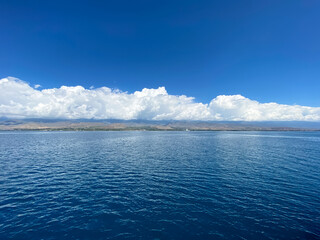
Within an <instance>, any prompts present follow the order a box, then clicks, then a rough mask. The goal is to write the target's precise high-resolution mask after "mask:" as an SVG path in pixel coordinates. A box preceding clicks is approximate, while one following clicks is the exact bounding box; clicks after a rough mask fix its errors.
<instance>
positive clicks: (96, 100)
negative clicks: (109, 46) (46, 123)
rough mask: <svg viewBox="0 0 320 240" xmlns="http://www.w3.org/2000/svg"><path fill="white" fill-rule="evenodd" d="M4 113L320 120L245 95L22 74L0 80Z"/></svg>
mask: <svg viewBox="0 0 320 240" xmlns="http://www.w3.org/2000/svg"><path fill="white" fill-rule="evenodd" d="M0 116H2V117H9V118H35V117H36V118H67V119H77V118H87V119H91V118H94V119H110V118H113V119H126V120H128V119H148V120H228V121H233V120H241V121H273V120H275V121H278V120H286V121H320V108H319V107H317V108H316V107H305V106H299V105H283V104H277V103H259V102H257V101H253V100H250V99H248V98H245V97H243V96H241V95H231V96H226V95H220V96H217V97H216V98H214V99H213V100H212V101H211V102H210V103H209V104H203V103H197V102H195V101H194V98H192V97H187V96H185V95H181V96H175V95H169V94H168V93H167V91H166V89H165V88H164V87H159V88H158V89H147V88H144V89H142V91H136V92H134V93H127V92H121V91H119V90H112V89H110V88H107V87H102V88H90V89H85V88H83V87H82V86H76V87H66V86H62V87H60V88H52V89H43V90H38V89H37V87H35V88H33V87H31V86H30V85H29V84H27V83H26V82H23V81H21V80H19V79H16V78H12V77H7V78H3V79H1V80H0Z"/></svg>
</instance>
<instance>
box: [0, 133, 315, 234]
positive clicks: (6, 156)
mask: <svg viewBox="0 0 320 240" xmlns="http://www.w3.org/2000/svg"><path fill="white" fill-rule="evenodd" d="M319 171H320V132H134V131H132V132H0V239H320V172H319Z"/></svg>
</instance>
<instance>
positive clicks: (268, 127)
mask: <svg viewBox="0 0 320 240" xmlns="http://www.w3.org/2000/svg"><path fill="white" fill-rule="evenodd" d="M0 130H7V131H10V130H11V131H12V130H38V131H61V130H62V131H127V130H140V131H186V130H189V131H312V130H316V131H319V130H320V122H219V121H214V122H213V121H212V122H204V121H147V120H128V121H125V120H116V119H109V120H87V119H78V120H65V119H59V120H57V119H6V118H2V119H0Z"/></svg>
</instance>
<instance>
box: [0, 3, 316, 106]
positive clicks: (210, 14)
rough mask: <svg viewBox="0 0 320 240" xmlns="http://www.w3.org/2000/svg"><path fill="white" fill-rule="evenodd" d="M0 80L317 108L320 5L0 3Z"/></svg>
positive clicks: (205, 101) (203, 100) (199, 99)
mask: <svg viewBox="0 0 320 240" xmlns="http://www.w3.org/2000/svg"><path fill="white" fill-rule="evenodd" d="M0 9H1V15H0V31H1V32H0V35H1V37H0V78H4V77H7V76H13V77H17V78H20V79H22V80H24V81H27V82H29V83H30V84H32V85H33V84H40V85H41V86H42V87H44V88H53V87H60V86H61V85H67V86H75V85H81V86H83V87H85V88H89V87H90V86H92V85H93V86H95V87H102V86H107V87H110V88H119V89H121V90H122V91H128V92H134V91H136V90H141V89H142V88H158V87H159V86H165V88H166V90H167V91H168V93H169V94H173V95H182V94H185V95H187V96H193V97H195V98H196V101H198V102H203V103H209V102H210V101H211V99H212V98H214V97H216V96H218V95H222V94H226V95H235V94H241V95H243V96H245V97H247V98H250V99H254V100H257V101H259V102H277V103H281V104H289V105H292V104H299V105H306V106H312V107H319V106H320V94H319V92H320V44H319V43H320V30H319V29H320V28H319V24H320V14H319V13H320V1H316V0H314V1H312V0H310V1H308V0H307V1H295V0H290V1H272V0H271V1H246V0H244V1H238V0H237V1H231V0H226V1H212V0H211V1H201V0H197V1H188V0H183V1H172V0H171V1H150V0H149V1H121V0H118V1H15V0H8V1H3V0H0Z"/></svg>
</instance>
